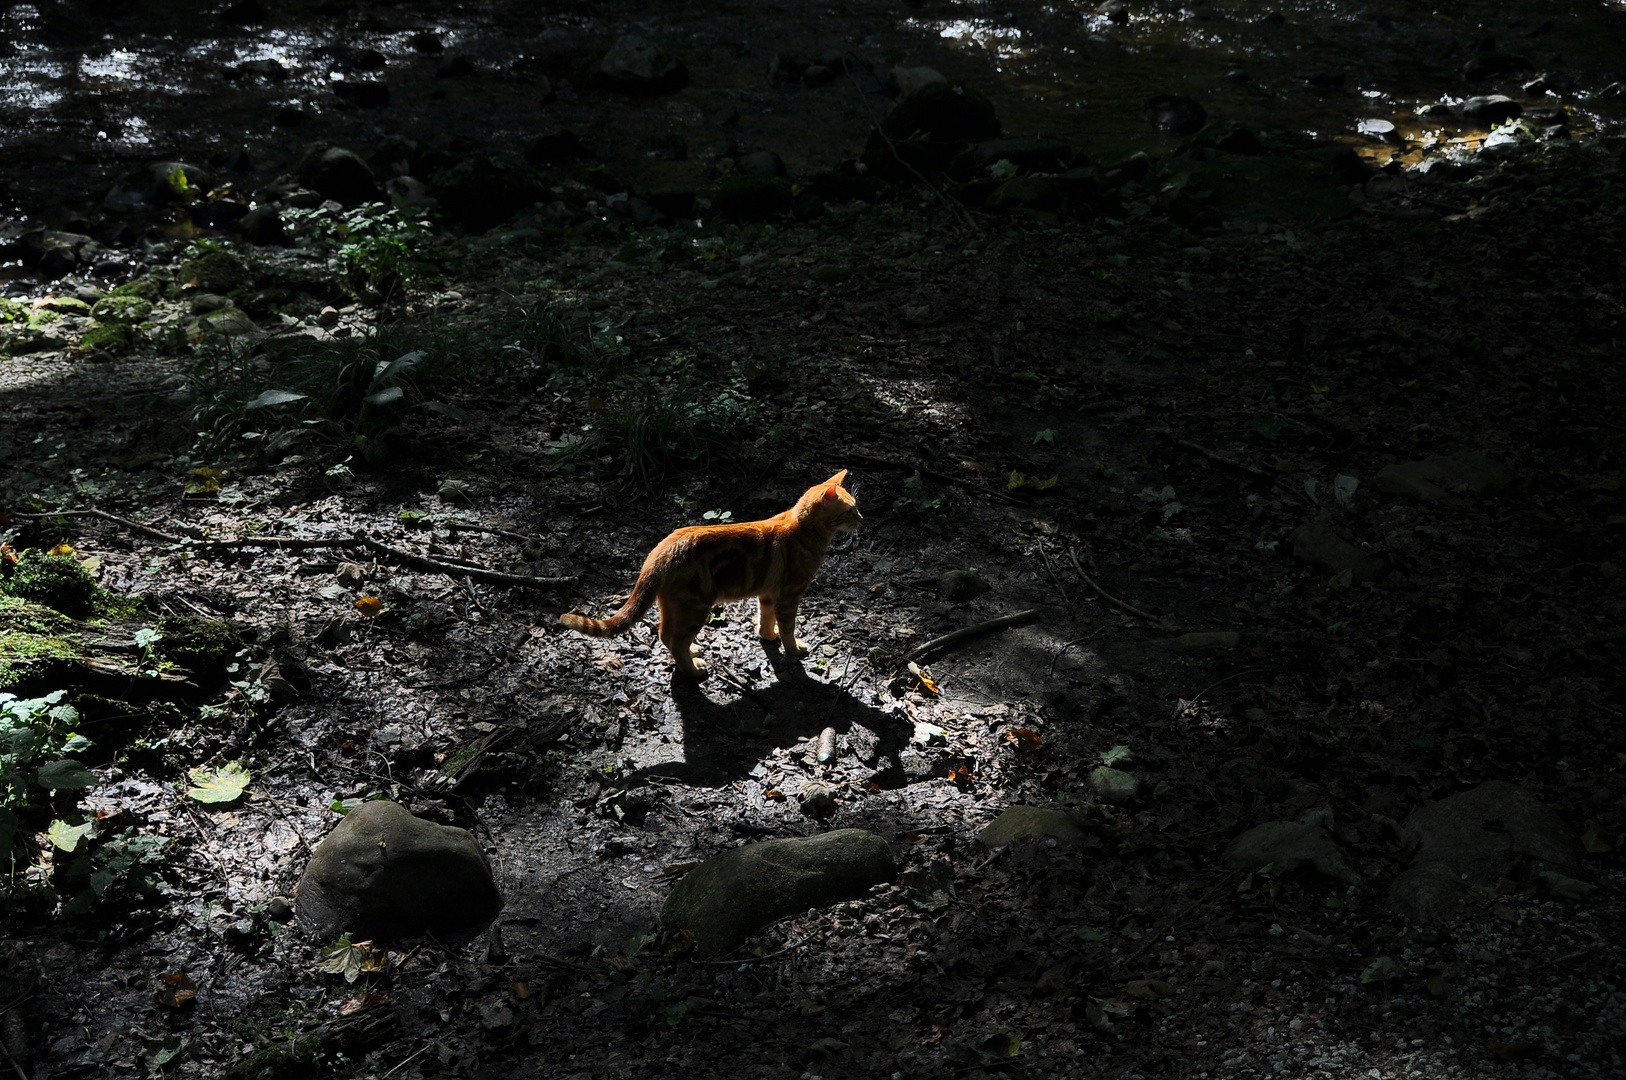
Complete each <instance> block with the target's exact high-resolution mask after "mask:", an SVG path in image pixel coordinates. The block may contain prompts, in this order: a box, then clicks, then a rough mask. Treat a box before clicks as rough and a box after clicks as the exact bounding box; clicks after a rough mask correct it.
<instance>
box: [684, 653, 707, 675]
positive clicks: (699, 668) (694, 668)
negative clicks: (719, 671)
mask: <svg viewBox="0 0 1626 1080" xmlns="http://www.w3.org/2000/svg"><path fill="white" fill-rule="evenodd" d="M689 659H690V666H689V667H679V668H678V671H679V672H681V673H682V674H684V675H687V676H688V677H689V678H691V679H704V678H705V677H706V676H707V675H708V674H710V672H708V671H707V670H706V662H705V661H704V660H702V659H700V657H698V656H693V657H690V658H689Z"/></svg>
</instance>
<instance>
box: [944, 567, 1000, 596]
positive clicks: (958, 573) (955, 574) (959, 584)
mask: <svg viewBox="0 0 1626 1080" xmlns="http://www.w3.org/2000/svg"><path fill="white" fill-rule="evenodd" d="M937 589H938V591H939V592H940V593H941V594H942V596H943V599H944V600H947V601H948V602H949V603H951V604H964V603H969V602H970V601H972V600H975V599H976V598H977V597H979V596H982V595H984V594H985V593H988V592H992V591H993V586H992V585H990V584H988V583H987V582H986V581H984V580H983V579H982V578H980V577H978V576H977V575H976V574H973V573H972V572H971V571H969V570H950V571H948V572H947V573H945V574H944V575H943V576H942V577H940V578H938V579H937Z"/></svg>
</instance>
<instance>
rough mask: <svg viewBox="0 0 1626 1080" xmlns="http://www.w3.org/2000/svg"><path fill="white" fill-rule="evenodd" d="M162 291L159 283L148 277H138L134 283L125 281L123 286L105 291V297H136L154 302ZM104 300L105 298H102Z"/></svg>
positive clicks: (116, 286)
mask: <svg viewBox="0 0 1626 1080" xmlns="http://www.w3.org/2000/svg"><path fill="white" fill-rule="evenodd" d="M162 291H163V288H162V286H161V285H160V284H159V282H157V281H155V280H153V279H152V278H150V277H139V278H136V279H135V280H134V281H126V282H125V283H124V284H123V285H115V286H114V287H113V288H111V289H109V290H107V295H108V296H109V297H112V296H136V297H140V298H141V299H142V300H156V299H158V294H159V293H160V292H162ZM104 299H106V298H105V297H104Z"/></svg>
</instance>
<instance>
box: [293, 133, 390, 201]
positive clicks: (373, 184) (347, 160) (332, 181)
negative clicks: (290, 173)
mask: <svg viewBox="0 0 1626 1080" xmlns="http://www.w3.org/2000/svg"><path fill="white" fill-rule="evenodd" d="M294 174H295V175H296V176H298V177H299V182H300V183H301V184H304V185H305V186H306V187H308V188H310V189H311V190H312V191H314V192H317V193H318V194H320V195H321V196H322V197H323V198H324V199H335V200H337V201H338V202H341V203H343V204H344V205H346V206H355V205H356V204H357V203H363V202H367V201H369V200H371V199H375V198H377V197H378V183H377V181H376V180H375V179H374V177H373V170H372V167H371V166H369V165H368V164H367V163H366V162H365V161H363V160H362V159H361V155H359V154H357V153H355V152H354V151H351V150H346V149H345V148H344V147H342V146H333V145H331V144H329V143H321V142H319V143H316V144H315V145H313V146H312V147H311V148H310V149H309V150H307V151H306V152H305V154H304V155H303V156H302V157H301V158H300V159H299V163H298V164H297V165H295V166H294Z"/></svg>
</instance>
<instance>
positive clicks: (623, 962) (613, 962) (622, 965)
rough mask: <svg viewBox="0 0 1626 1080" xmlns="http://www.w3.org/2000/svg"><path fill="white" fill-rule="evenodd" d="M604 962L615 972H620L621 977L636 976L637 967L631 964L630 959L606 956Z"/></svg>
mask: <svg viewBox="0 0 1626 1080" xmlns="http://www.w3.org/2000/svg"><path fill="white" fill-rule="evenodd" d="M604 962H605V963H606V964H609V965H610V966H611V967H613V968H615V970H617V971H619V972H621V973H622V974H623V975H636V974H638V965H637V964H635V963H633V962H632V959H631V958H630V957H626V956H606V957H605V958H604Z"/></svg>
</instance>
